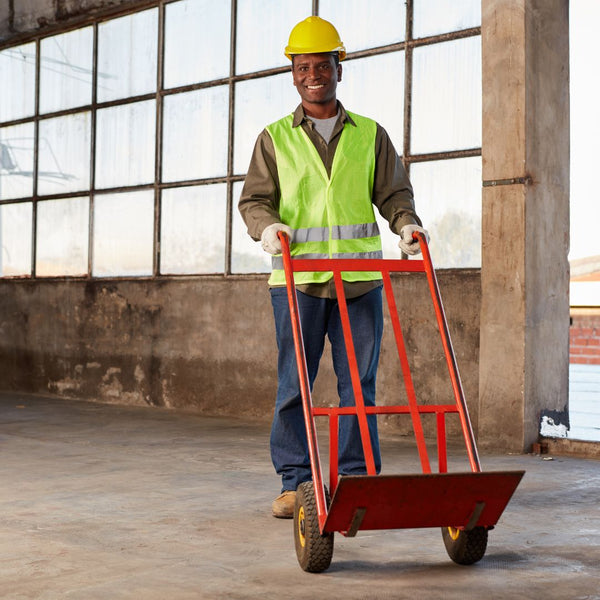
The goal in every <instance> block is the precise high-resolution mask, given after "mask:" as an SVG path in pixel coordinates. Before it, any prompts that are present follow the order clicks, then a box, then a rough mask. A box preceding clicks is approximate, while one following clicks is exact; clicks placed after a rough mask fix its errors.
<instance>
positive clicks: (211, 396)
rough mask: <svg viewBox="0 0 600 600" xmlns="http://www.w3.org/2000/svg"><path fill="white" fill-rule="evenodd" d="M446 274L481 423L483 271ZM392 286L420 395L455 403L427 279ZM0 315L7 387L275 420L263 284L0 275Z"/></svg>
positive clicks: (389, 383)
mask: <svg viewBox="0 0 600 600" xmlns="http://www.w3.org/2000/svg"><path fill="white" fill-rule="evenodd" d="M439 279H440V287H441V291H442V295H443V298H444V303H445V307H446V313H447V315H448V320H449V323H450V329H451V334H452V335H453V338H454V344H455V349H456V354H457V359H458V364H459V368H460V369H461V371H462V376H463V380H464V386H465V393H466V395H467V397H468V398H470V399H471V403H470V404H471V409H472V411H473V414H472V415H471V416H472V418H473V420H474V421H476V419H477V389H478V382H477V375H478V362H477V361H478V353H479V347H478V340H479V321H478V318H477V313H478V307H479V304H480V292H479V285H480V284H479V274H478V272H476V271H465V272H461V273H456V272H453V271H447V272H443V273H441V274H440V276H439ZM394 285H395V289H396V292H397V293H396V296H397V302H398V307H399V311H400V314H401V324H402V327H403V329H404V337H405V340H406V345H407V347H408V352H409V356H410V359H411V363H412V369H413V371H414V372H413V376H414V378H415V387H416V389H417V395H418V398H419V400H420V401H422V402H424V403H428V402H429V403H432V402H435V403H444V402H446V400H444V399H445V398H446V399H447V401H448V402H450V401H451V399H452V396H451V389H450V385H449V378H448V371H447V369H446V366H445V362H444V359H443V354H442V349H441V343H440V341H439V335H438V333H437V330H436V328H435V317H434V314H433V309H432V308H431V301H430V299H429V297H428V290H427V285H426V281H425V278H424V276H423V275H419V274H414V275H399V276H397V277H396V279H395V280H394ZM0 315H1V316H0V389H3V390H23V391H29V392H36V393H52V394H56V395H58V396H62V397H66V398H82V399H92V400H99V401H103V402H114V403H128V404H140V405H143V404H150V405H155V406H163V407H173V408H184V409H189V410H198V411H202V412H204V413H207V414H217V415H223V414H226V415H243V416H248V417H256V418H260V419H270V417H271V412H272V407H273V402H274V394H275V385H276V346H275V336H274V326H273V317H272V312H271V306H270V297H269V294H268V289H267V286H266V282H265V278H264V277H251V278H228V279H224V278H218V277H214V278H212V277H211V278H207V279H188V280H176V279H170V280H163V281H98V280H96V281H89V282H84V281H35V282H34V281H7V280H4V281H0ZM387 318H388V317H387V314H386V319H387ZM387 325H388V326H387V327H386V334H385V338H384V347H383V351H382V356H381V368H380V372H379V381H378V384H379V401H380V402H381V403H385V404H391V403H398V402H404V401H405V400H404V398H405V396H404V392H403V383H402V377H401V375H400V366H399V362H398V355H397V351H396V347H395V343H394V340H393V339H392V337H391V331H390V327H389V323H388V324H387ZM322 364H323V368H322V370H321V372H320V373H319V376H318V378H317V382H316V384H315V392H314V398H315V403H320V404H330V403H336V392H335V380H334V377H333V371H332V368H331V362H330V356H329V355H328V353H326V355H325V357H324V360H323V363H322ZM398 420H400V422H399V423H398ZM388 421H389V423H388V425H389V427H392V428H393V429H394V430H397V431H409V430H410V423H408V422H407V421H406V419H405V418H404V417H401V418H400V419H398V418H394V419H388ZM451 429H452V428H451ZM455 429H456V428H455Z"/></svg>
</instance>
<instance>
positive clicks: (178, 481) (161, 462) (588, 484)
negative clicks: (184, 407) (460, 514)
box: [0, 394, 600, 600]
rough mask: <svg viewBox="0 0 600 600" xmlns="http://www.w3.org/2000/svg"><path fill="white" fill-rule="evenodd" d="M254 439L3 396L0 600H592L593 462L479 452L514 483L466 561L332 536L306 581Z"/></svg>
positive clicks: (263, 434) (418, 534) (387, 439)
mask: <svg viewBox="0 0 600 600" xmlns="http://www.w3.org/2000/svg"><path fill="white" fill-rule="evenodd" d="M267 440H268V426H267V425H265V424H263V423H256V422H245V421H236V420H225V419H221V418H207V417H202V416H198V415H190V414H186V413H181V412H174V411H166V410H159V409H152V408H139V407H122V406H111V405H100V404H93V403H86V402H80V401H64V400H57V399H52V398H44V397H39V396H26V395H17V394H0V447H1V449H2V455H1V456H2V460H1V462H0V477H1V480H0V481H1V483H0V486H1V489H0V597H1V598H3V599H30V598H36V599H38V598H39V599H54V598H60V599H63V598H68V599H85V600H92V599H110V600H114V599H120V598H134V599H142V600H154V599H160V600H164V599H174V600H178V599H184V598H194V599H197V598H201V599H204V598H207V599H217V598H223V599H238V598H261V599H265V598H268V599H271V598H302V599H307V598H308V599H311V598H322V599H328V598H344V599H352V598H361V599H380V598H381V599H384V598H387V599H392V598H419V599H421V598H436V599H438V598H444V599H454V598H456V599H459V598H460V599H461V600H462V599H465V598H486V600H491V599H495V598H519V599H532V600H533V599H535V600H539V599H540V598H551V599H552V598H557V599H558V598H560V599H569V600H574V599H580V600H583V599H584V598H585V599H588V600H589V599H592V598H596V599H598V598H600V502H599V498H600V464H599V463H598V461H594V460H584V459H577V458H566V457H541V456H534V455H518V456H502V455H485V456H483V457H482V463H483V467H484V470H504V469H508V470H513V469H514V470H518V469H525V470H526V471H527V473H526V475H525V477H524V479H523V481H522V483H521V485H520V486H519V488H518V489H517V491H516V493H515V495H514V497H513V499H512V501H511V502H510V504H509V505H508V507H507V509H506V511H505V512H504V515H503V516H502V518H501V519H500V522H499V524H498V526H497V527H496V529H495V530H493V531H492V532H490V540H489V545H488V550H487V553H486V555H485V557H484V558H483V560H482V561H481V562H479V563H478V564H476V565H474V566H471V567H461V566H458V565H455V564H454V563H452V562H451V561H450V559H449V558H448V557H447V555H446V552H445V550H444V546H443V543H442V540H441V535H440V532H439V530H437V529H435V530H433V529H418V530H402V531H387V530H386V531H377V532H360V533H359V534H358V536H357V537H356V538H353V539H347V538H344V537H343V536H341V535H337V536H336V542H335V544H336V547H335V552H334V556H333V562H332V565H331V567H330V569H329V570H328V571H326V572H325V573H322V574H319V575H311V574H307V573H304V572H303V571H302V570H301V569H300V568H299V566H298V564H297V562H296V557H295V553H294V547H293V536H292V526H291V522H290V521H286V520H277V519H274V518H272V517H271V516H270V503H271V500H272V498H273V497H274V496H275V495H276V494H277V492H278V488H279V485H278V481H277V478H276V477H275V475H274V473H273V472H272V467H271V464H270V459H269V453H268V445H267ZM382 449H383V457H384V464H385V465H387V466H388V467H387V471H388V472H389V471H390V469H391V470H392V472H418V470H419V469H418V467H417V466H415V464H414V461H413V452H412V449H413V445H412V444H411V443H407V441H406V440H399V439H397V438H394V437H393V436H386V435H385V432H384V435H383V443H382ZM321 452H322V454H324V453H325V449H324V448H322V449H321ZM548 458H552V460H547V459H548ZM402 469H404V471H402Z"/></svg>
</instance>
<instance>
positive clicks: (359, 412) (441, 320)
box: [278, 232, 481, 531]
mask: <svg viewBox="0 0 600 600" xmlns="http://www.w3.org/2000/svg"><path fill="white" fill-rule="evenodd" d="M278 235H279V239H280V241H281V246H282V258H283V267H284V271H285V277H286V287H287V294H288V301H289V306H290V315H291V322H292V332H293V337H294V347H295V353H296V361H297V364H298V375H299V380H300V391H301V395H302V405H303V413H304V420H305V424H306V431H307V439H308V451H309V456H310V461H311V470H312V478H313V485H314V490H315V501H316V507H317V512H318V515H319V527H320V529H321V531H323V528H324V525H325V521H326V519H327V504H326V498H325V487H324V482H323V476H322V470H321V461H320V457H319V450H318V442H317V432H316V428H315V424H314V418H313V417H315V416H328V417H329V434H330V459H329V465H330V490H331V493H332V494H333V492H334V491H335V487H336V484H337V466H338V456H337V452H338V450H337V446H338V444H337V438H338V420H339V417H340V415H348V414H352V415H356V416H357V418H358V424H359V431H360V435H361V441H362V445H363V452H364V456H365V465H366V470H367V475H376V468H375V463H374V457H373V449H372V444H371V439H370V435H369V429H368V421H367V415H371V414H410V416H411V418H412V423H413V429H414V433H415V438H416V442H417V448H418V453H419V458H420V461H421V468H422V470H423V473H431V467H430V464H429V457H428V453H427V447H426V443H425V437H424V433H423V427H422V423H421V414H422V413H435V414H436V419H437V432H438V463H439V472H440V473H443V472H445V471H446V469H447V457H446V433H445V414H446V413H452V412H454V413H456V412H457V413H458V414H459V418H460V422H461V427H462V432H463V437H464V440H465V444H466V449H467V455H468V459H469V464H470V467H471V470H472V472H474V473H479V472H481V464H480V461H479V456H478V453H477V447H476V444H475V436H474V433H473V428H472V425H471V421H470V419H469V413H468V410H467V404H466V400H465V396H464V391H463V387H462V384H461V380H460V374H459V371H458V365H457V363H456V358H455V356H454V351H453V348H452V343H451V340H450V333H449V329H448V324H447V321H446V316H445V312H444V308H443V305H442V300H441V295H440V291H439V285H438V282H437V278H436V275H435V271H434V269H433V265H432V261H431V255H430V253H429V248H428V245H427V240H426V238H425V236H424V235H423V234H421V233H415V234H414V236H413V237H414V239H415V240H417V241H418V242H419V245H420V248H421V253H422V256H423V258H422V260H404V259H302V258H292V256H291V254H290V247H289V242H288V237H287V235H286V234H285V233H283V232H279V234H278ZM302 271H320V272H332V273H333V278H334V282H335V287H336V293H337V298H338V305H339V309H340V318H341V322H342V328H343V333H344V340H345V343H346V350H347V355H348V364H349V369H350V375H351V381H352V388H353V392H354V398H355V406H353V407H345V408H339V407H338V408H322V407H318V408H317V407H314V406H313V404H312V397H311V391H310V383H309V378H308V369H307V365H306V356H305V353H304V342H303V338H302V329H301V324H300V314H299V310H298V299H297V294H296V288H295V284H294V272H302ZM345 271H377V272H380V273H381V275H382V279H383V283H384V289H385V294H386V298H387V303H388V309H389V312H390V317H391V321H392V326H393V330H394V337H395V340H396V345H397V349H398V355H399V358H400V363H401V368H402V374H403V378H404V384H405V388H406V393H407V398H408V406H374V407H367V406H365V404H364V398H363V394H362V388H361V384H360V376H359V372H358V366H357V362H356V354H355V351H354V344H353V340H352V332H351V327H350V319H349V315H348V308H347V303H346V297H345V293H344V284H343V280H342V272H345ZM391 272H411V273H415V272H422V273H425V274H426V277H427V281H428V285H429V290H430V294H431V298H432V301H433V305H434V310H435V314H436V320H437V324H438V327H439V330H440V335H441V338H442V346H443V349H444V355H445V358H446V363H447V366H448V371H449V374H450V379H451V383H452V391H453V395H454V399H455V402H456V404H455V405H428V406H424V405H421V406H419V405H418V404H417V400H416V395H415V391H414V386H413V382H412V377H411V374H410V368H409V364H408V357H407V353H406V348H405V345H404V339H403V336H402V329H401V326H400V320H399V317H398V310H397V307H396V301H395V297H394V293H393V289H392V283H391V277H390V273H391Z"/></svg>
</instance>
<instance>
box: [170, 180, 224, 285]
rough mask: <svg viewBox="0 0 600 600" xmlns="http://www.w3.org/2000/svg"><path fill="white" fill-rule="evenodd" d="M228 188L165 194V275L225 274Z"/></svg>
mask: <svg viewBox="0 0 600 600" xmlns="http://www.w3.org/2000/svg"><path fill="white" fill-rule="evenodd" d="M226 217H227V186H226V185H225V184H218V185H202V186H194V187H182V188H176V189H170V190H163V193H162V212H161V233H160V240H161V241H160V253H161V254H160V270H161V273H177V274H181V273H223V271H224V269H225V222H226Z"/></svg>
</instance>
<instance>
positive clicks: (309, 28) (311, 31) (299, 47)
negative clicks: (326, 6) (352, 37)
mask: <svg viewBox="0 0 600 600" xmlns="http://www.w3.org/2000/svg"><path fill="white" fill-rule="evenodd" d="M320 52H339V55H340V60H344V58H346V48H344V44H343V42H342V40H340V34H339V33H338V32H337V29H336V28H335V27H334V26H333V25H332V24H331V23H330V22H329V21H326V20H325V19H321V17H314V16H313V17H308V19H304V21H300V23H298V24H297V25H296V26H295V27H294V28H293V29H292V31H291V33H290V39H289V42H288V45H287V46H286V47H285V55H286V56H287V57H288V58H289V59H290V60H292V55H293V54H318V53H320Z"/></svg>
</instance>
